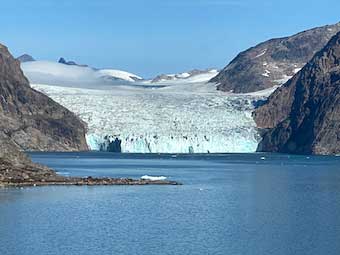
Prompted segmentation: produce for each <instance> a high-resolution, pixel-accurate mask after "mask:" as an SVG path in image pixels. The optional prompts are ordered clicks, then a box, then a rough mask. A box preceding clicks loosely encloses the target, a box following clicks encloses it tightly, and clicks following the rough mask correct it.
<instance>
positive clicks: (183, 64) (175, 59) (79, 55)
mask: <svg viewBox="0 0 340 255" xmlns="http://www.w3.org/2000/svg"><path fill="white" fill-rule="evenodd" d="M0 1H1V15H0V22H1V23H0V24H1V32H0V35H1V36H0V42H1V43H2V44H5V45H6V46H8V47H9V49H10V51H11V52H12V54H13V55H14V56H19V55H21V54H23V53H28V54H30V55H32V56H33V57H34V58H36V59H39V60H53V61H57V60H58V59H59V58H60V57H65V58H66V59H68V60H74V61H76V62H78V63H80V64H88V65H90V66H93V67H96V68H115V69H120V70H125V71H130V72H133V73H136V74H137V75H140V76H142V77H144V78H150V77H153V76H155V75H157V74H161V73H178V72H183V71H188V70H191V69H194V68H198V69H204V68H210V67H214V68H223V67H224V66H225V65H226V64H228V63H229V61H231V60H232V58H234V57H235V56H236V55H237V54H238V53H239V52H241V51H243V50H245V49H247V48H249V47H251V46H255V45H256V44H257V43H260V42H262V41H264V40H267V39H270V38H274V37H283V36H287V35H291V34H294V33H297V32H300V31H303V30H306V29H309V28H313V27H316V26H322V25H326V24H333V23H336V22H339V21H340V15H339V9H340V1H339V0H323V1H320V0H285V1H282V0H272V1H270V0H172V1H165V0H96V1H95V0H58V1H56V0H29V1H27V0H25V1H24V0H0Z"/></svg>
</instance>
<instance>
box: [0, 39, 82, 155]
mask: <svg viewBox="0 0 340 255" xmlns="http://www.w3.org/2000/svg"><path fill="white" fill-rule="evenodd" d="M0 131H1V133H2V134H3V136H2V137H7V138H8V140H10V141H11V142H13V143H14V144H16V145H17V146H18V147H19V148H20V149H21V150H34V151H79V150H87V149H88V148H87V144H86V141H85V131H86V126H85V124H84V122H82V121H81V120H80V119H79V118H78V117H77V116H75V115H74V114H73V113H72V112H70V111H69V110H67V109H66V108H64V107H62V106H61V105H59V104H58V103H56V102H54V101H53V100H52V99H50V98H48V97H47V96H45V95H43V94H42V93H40V92H38V91H35V90H33V89H32V88H31V87H30V85H29V82H28V80H27V79H26V77H25V76H24V75H23V72H22V71H21V69H20V62H19V61H18V60H16V59H14V58H13V56H12V55H11V54H10V53H9V51H8V49H7V48H6V47H5V46H3V45H1V44H0Z"/></svg>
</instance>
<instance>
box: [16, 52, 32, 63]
mask: <svg viewBox="0 0 340 255" xmlns="http://www.w3.org/2000/svg"><path fill="white" fill-rule="evenodd" d="M17 60H19V61H20V62H21V63H25V62H32V61H35V59H34V58H33V57H32V56H31V55H28V54H24V55H21V56H20V57H18V58H17Z"/></svg>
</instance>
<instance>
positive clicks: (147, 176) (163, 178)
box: [141, 175, 167, 181]
mask: <svg viewBox="0 0 340 255" xmlns="http://www.w3.org/2000/svg"><path fill="white" fill-rule="evenodd" d="M141 179H142V180H150V181H165V180H166V179H167V177H165V176H149V175H144V176H142V177H141Z"/></svg>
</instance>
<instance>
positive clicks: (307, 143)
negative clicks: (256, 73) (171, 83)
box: [254, 33, 340, 154]
mask: <svg viewBox="0 0 340 255" xmlns="http://www.w3.org/2000/svg"><path fill="white" fill-rule="evenodd" d="M254 119H255V121H256V123H257V124H258V126H259V127H260V128H265V129H268V131H267V132H266V133H265V134H264V136H263V141H262V142H261V144H260V145H259V150H260V151H270V152H285V153H301V154H309V153H313V154H339V153H340V33H338V34H337V35H336V36H334V37H333V38H332V39H331V40H330V41H329V43H328V44H327V45H326V46H325V47H324V48H323V49H322V50H321V51H320V52H318V53H317V54H316V55H315V56H314V57H313V59H312V60H311V61H310V62H309V63H308V64H307V65H306V66H305V67H304V68H303V69H302V70H301V71H300V72H299V73H298V74H296V75H295V76H294V77H293V78H292V79H291V80H290V81H288V82H287V83H286V84H285V85H284V86H283V87H281V88H280V89H278V90H277V91H275V92H274V93H273V95H272V96H270V97H269V99H268V101H267V103H266V104H265V105H263V106H262V107H260V108H258V109H257V110H256V111H255V113H254Z"/></svg>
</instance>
